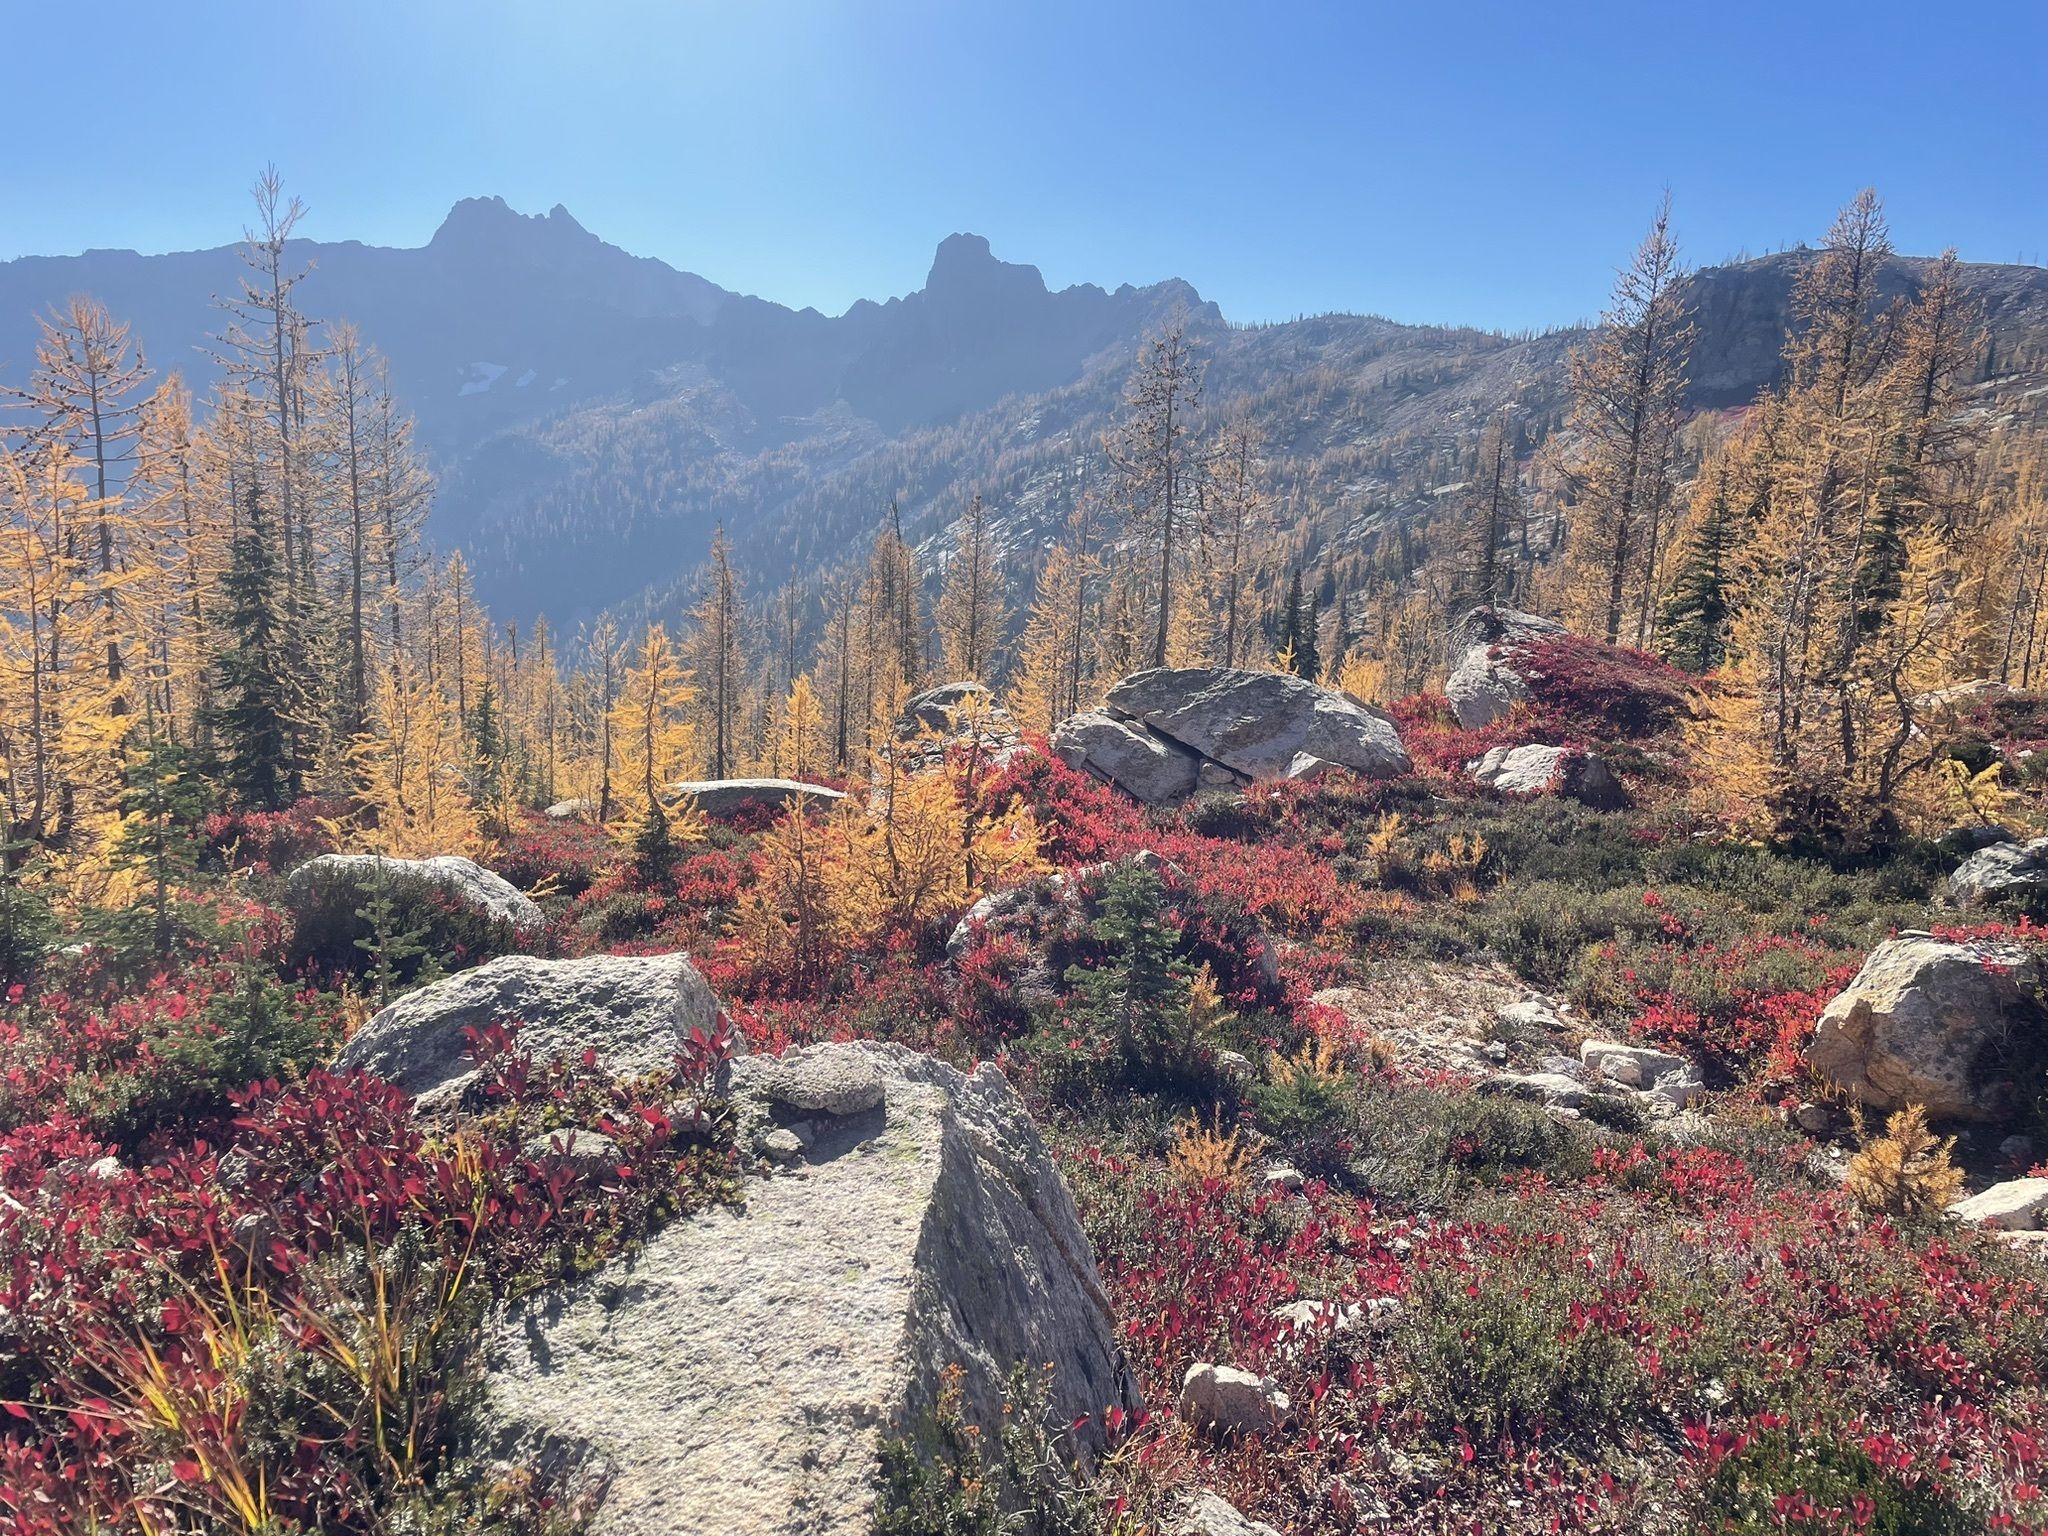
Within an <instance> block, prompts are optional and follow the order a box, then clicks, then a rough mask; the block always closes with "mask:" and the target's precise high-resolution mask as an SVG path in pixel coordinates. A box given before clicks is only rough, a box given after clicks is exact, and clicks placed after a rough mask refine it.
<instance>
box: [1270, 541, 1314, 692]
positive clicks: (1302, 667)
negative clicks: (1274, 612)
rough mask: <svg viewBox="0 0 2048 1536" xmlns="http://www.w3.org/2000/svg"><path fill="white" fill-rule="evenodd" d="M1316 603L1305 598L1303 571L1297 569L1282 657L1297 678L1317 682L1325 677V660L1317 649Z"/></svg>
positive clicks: (1291, 587)
mask: <svg viewBox="0 0 2048 1536" xmlns="http://www.w3.org/2000/svg"><path fill="white" fill-rule="evenodd" d="M1317 625H1318V620H1317V616H1316V605H1315V599H1314V598H1311V597H1308V596H1305V595H1304V594H1303V592H1302V587H1301V568H1300V567H1299V566H1296V567H1295V570H1294V577H1293V580H1292V581H1291V582H1290V584H1289V585H1288V588H1287V609H1286V612H1285V614H1284V615H1283V616H1282V620H1281V637H1280V638H1281V647H1280V648H1281V654H1283V655H1284V656H1286V657H1287V663H1288V670H1289V671H1291V672H1292V673H1293V674H1294V675H1295V676H1296V677H1305V678H1307V679H1308V680H1309V681H1310V682H1314V681H1315V680H1316V679H1317V678H1319V677H1321V676H1322V670H1323V664H1322V658H1321V656H1320V655H1319V654H1318V652H1317V649H1316V629H1317Z"/></svg>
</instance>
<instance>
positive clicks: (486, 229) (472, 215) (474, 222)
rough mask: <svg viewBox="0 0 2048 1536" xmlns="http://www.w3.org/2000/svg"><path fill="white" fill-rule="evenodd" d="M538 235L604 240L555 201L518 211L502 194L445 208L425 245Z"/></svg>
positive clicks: (484, 242)
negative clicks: (546, 206) (542, 207)
mask: <svg viewBox="0 0 2048 1536" xmlns="http://www.w3.org/2000/svg"><path fill="white" fill-rule="evenodd" d="M535 236H539V237H541V238H543V239H548V240H554V241H562V242H576V243H579V244H580V243H588V244H593V245H599V244H602V243H603V242H602V241H600V240H598V239H597V237H596V236H595V235H592V234H591V233H590V231H589V230H587V229H585V228H584V227H583V226H582V225H581V224H580V223H578V222H577V220H576V217H575V215H573V214H572V213H570V212H569V210H568V209H567V208H565V207H563V206H562V204H560V203H556V204H555V205H554V207H552V208H550V209H549V210H548V211H547V212H546V213H521V212H519V211H518V210H517V209H516V208H514V207H513V206H512V205H511V204H510V203H508V202H506V201H505V199H504V198H502V197H496V196H491V197H465V198H462V199H461V200H460V201H458V202H457V203H456V204H455V206H454V207H452V208H450V209H449V210H448V216H447V217H446V218H444V219H443V220H442V221H441V225H440V228H438V229H436V230H435V231H434V236H433V238H432V239H431V240H429V241H428V242H427V245H428V248H429V249H430V250H431V249H446V248H448V247H450V246H456V247H462V248H469V247H473V246H477V245H487V244H492V243H508V242H512V241H518V240H522V239H531V238H533V237H535Z"/></svg>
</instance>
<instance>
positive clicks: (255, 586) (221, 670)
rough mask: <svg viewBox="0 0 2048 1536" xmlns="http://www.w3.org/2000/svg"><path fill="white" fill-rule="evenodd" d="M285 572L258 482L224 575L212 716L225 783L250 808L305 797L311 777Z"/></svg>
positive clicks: (251, 490)
mask: <svg viewBox="0 0 2048 1536" xmlns="http://www.w3.org/2000/svg"><path fill="white" fill-rule="evenodd" d="M282 577H283V573H282V568H281V564H280V559H279V551H278V547H277V544H276V541H275V539H274V538H273V537H272V534H271V531H270V521H269V516H268V513H267V511H266V509H265V507H264V501H263V494H262V492H261V491H260V490H258V489H257V488H256V487H255V486H253V485H252V486H251V487H250V488H249V493H248V496H247V497H246V498H245V501H244V504H243V518H242V524H241V527H240V528H239V529H237V530H236V533H235V537H234V539H233V541H232V542H231V543H230V544H229V546H228V568H227V571H226V573H225V574H224V575H223V576H222V578H221V586H220V591H221V603H222V606H221V611H220V613H219V615H218V620H217V622H218V624H219V627H220V630H221V631H222V635H223V638H224V640H225V642H226V643H225V644H224V645H223V646H222V648H221V650H220V652H219V654H218V656H217V657H216V658H215V661H214V689H213V693H214V706H213V714H212V716H211V725H212V728H213V737H214V740H215V742H216V744H217V748H218V751H219V753H220V759H221V784H222V786H223V787H224V788H225V789H226V790H227V791H228V794H229V796H230V798H231V799H232V800H233V801H234V803H235V804H237V805H239V806H242V807H245V808H247V809H251V810H266V811H276V810H282V809H284V808H285V807H286V806H287V805H290V804H291V803H292V802H293V801H295V800H297V799H298V798H299V795H300V792H301V789H302V787H303V780H304V766H303V764H302V763H301V761H300V753H299V745H298V731H297V727H296V726H295V724H294V723H293V720H292V715H291V686H290V682H289V680H288V679H289V670H288V659H289V650H290V643H289V640H288V638H287V635H286V631H285V623H284V614H283V608H282V605H281V601H280V599H281V592H282Z"/></svg>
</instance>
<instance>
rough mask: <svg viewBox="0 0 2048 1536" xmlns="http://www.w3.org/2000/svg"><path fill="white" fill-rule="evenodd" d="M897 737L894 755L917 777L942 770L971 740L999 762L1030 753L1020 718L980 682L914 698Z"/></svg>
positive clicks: (945, 685) (944, 687)
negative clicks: (956, 749) (950, 754)
mask: <svg viewBox="0 0 2048 1536" xmlns="http://www.w3.org/2000/svg"><path fill="white" fill-rule="evenodd" d="M895 737H896V740H895V743H894V744H893V745H892V746H891V747H890V748H889V750H890V751H891V752H892V753H893V754H894V755H895V758H896V761H897V762H898V763H899V764H900V765H901V766H903V767H904V768H905V769H907V770H908V771H910V772H912V773H921V772H924V771H926V770H928V769H932V768H936V767H938V766H939V765H940V764H941V763H942V762H943V761H944V760H945V755H946V752H947V751H948V750H949V749H950V748H953V747H957V746H963V745H965V744H966V743H967V742H969V741H970V740H972V741H974V742H976V743H978V744H979V745H980V747H981V749H982V750H983V751H985V752H987V753H988V754H989V756H990V757H991V758H993V759H994V760H995V761H996V762H997V763H1006V762H1008V761H1009V760H1010V759H1011V758H1012V757H1014V756H1016V755H1017V753H1019V752H1021V751H1023V750H1024V741H1023V738H1022V737H1021V736H1019V735H1018V734H1017V721H1016V718H1015V717H1014V716H1013V715H1011V713H1010V712H1009V711H1008V710H1007V709H1005V708H1003V706H1002V703H1001V701H1000V700H998V699H997V698H996V696H995V695H994V694H993V693H991V692H990V691H989V690H988V688H987V687H986V686H985V685H983V684H981V683H975V682H959V683H941V684H940V685H939V686H938V687H936V688H927V689H925V691H924V692H923V693H918V694H913V695H911V697H910V699H909V701H908V702H906V703H905V704H904V706H903V713H902V715H901V716H899V717H898V718H897V721H896V730H895Z"/></svg>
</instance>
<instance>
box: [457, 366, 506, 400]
mask: <svg viewBox="0 0 2048 1536" xmlns="http://www.w3.org/2000/svg"><path fill="white" fill-rule="evenodd" d="M505 371H506V370H505V365H504V364H503V363H471V364H470V365H469V377H468V378H467V379H465V380H463V382H462V387H461V388H460V389H458V390H456V391H455V393H456V394H458V395H480V394H482V393H483V392H484V391H485V390H487V389H489V388H490V387H491V386H492V385H493V384H495V383H497V382H498V380H500V379H502V378H503V377H505Z"/></svg>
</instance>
